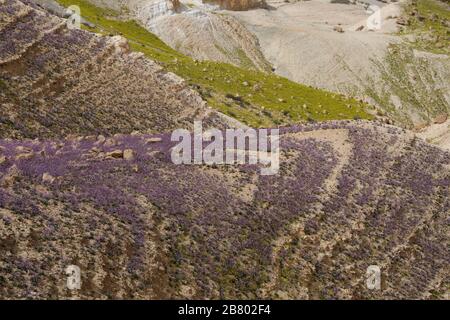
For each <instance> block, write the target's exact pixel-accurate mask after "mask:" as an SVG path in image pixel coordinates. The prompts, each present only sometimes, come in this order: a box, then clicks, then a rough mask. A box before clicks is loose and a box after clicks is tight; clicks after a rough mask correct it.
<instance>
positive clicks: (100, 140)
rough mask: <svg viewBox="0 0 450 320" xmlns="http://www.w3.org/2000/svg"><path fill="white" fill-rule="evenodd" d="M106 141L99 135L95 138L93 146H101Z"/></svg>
mask: <svg viewBox="0 0 450 320" xmlns="http://www.w3.org/2000/svg"><path fill="white" fill-rule="evenodd" d="M105 141H106V138H105V136H104V135H99V136H98V137H97V141H96V142H95V144H103V143H104V142H105Z"/></svg>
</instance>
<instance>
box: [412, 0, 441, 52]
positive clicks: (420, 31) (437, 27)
mask: <svg viewBox="0 0 450 320" xmlns="http://www.w3.org/2000/svg"><path fill="white" fill-rule="evenodd" d="M405 15H406V16H405V20H404V23H405V24H406V26H405V28H404V30H403V33H406V34H408V33H412V34H414V35H415V40H414V44H415V46H416V47H417V48H419V49H422V50H426V51H431V52H434V53H446V54H449V53H450V5H449V4H448V3H444V2H442V1H438V0H412V1H411V2H408V4H407V5H406V6H405Z"/></svg>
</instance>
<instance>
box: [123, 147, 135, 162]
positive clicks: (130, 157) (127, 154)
mask: <svg viewBox="0 0 450 320" xmlns="http://www.w3.org/2000/svg"><path fill="white" fill-rule="evenodd" d="M123 158H124V159H125V160H127V161H131V160H133V159H134V151H133V150H132V149H125V150H124V151H123Z"/></svg>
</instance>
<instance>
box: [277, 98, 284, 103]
mask: <svg viewBox="0 0 450 320" xmlns="http://www.w3.org/2000/svg"><path fill="white" fill-rule="evenodd" d="M278 102H282V103H284V102H286V100H284V99H283V98H278Z"/></svg>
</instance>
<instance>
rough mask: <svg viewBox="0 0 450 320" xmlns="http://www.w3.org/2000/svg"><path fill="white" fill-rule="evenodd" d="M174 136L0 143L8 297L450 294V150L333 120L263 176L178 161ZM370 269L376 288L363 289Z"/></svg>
mask: <svg viewBox="0 0 450 320" xmlns="http://www.w3.org/2000/svg"><path fill="white" fill-rule="evenodd" d="M169 139H170V136H168V135H157V136H154V135H153V136H149V135H134V136H126V135H121V136H116V137H113V138H108V139H105V138H104V137H101V136H99V137H98V138H95V137H86V138H83V137H80V138H73V139H70V140H55V141H43V142H38V141H11V140H0V152H1V156H0V159H2V160H1V164H0V186H1V188H0V253H1V256H2V259H1V260H0V281H1V283H2V285H1V286H0V297H1V298H69V297H77V298H153V299H154V298H199V299H204V298H221V297H222V298H283V299H287V298H289V299H307V298H310V299H335V298H340V299H350V298H353V299H357V298H365V299H366V298H367V299H374V298H387V299H392V298H402V299H404V298H412V299H420V298H425V299H426V298H444V297H445V294H446V293H447V294H448V287H449V282H448V281H449V279H450V277H449V276H450V274H449V267H448V266H449V262H450V256H449V252H448V246H449V239H448V232H449V230H448V220H449V218H450V201H449V200H450V197H449V188H450V154H449V153H444V152H442V151H440V150H439V149H438V148H436V147H432V146H430V145H427V144H425V143H423V142H421V141H420V140H417V139H416V138H414V135H412V134H406V133H405V132H403V131H402V130H400V129H397V128H395V127H380V126H374V125H372V124H368V123H365V122H359V123H356V124H355V123H354V122H353V123H352V122H337V123H333V122H331V123H323V124H317V125H310V126H301V127H292V128H285V129H283V130H282V136H281V158H280V159H281V162H280V172H279V174H277V175H273V176H261V175H260V173H259V172H260V171H259V168H258V166H256V165H251V166H250V165H241V166H221V165H218V166H199V165H174V164H173V163H172V162H171V160H170V150H171V147H172V146H173V143H171V142H170V141H169ZM70 264H75V265H77V266H79V267H80V268H81V276H82V288H81V290H79V291H70V290H68V289H67V288H66V286H65V285H66V275H65V274H64V270H65V268H66V267H67V266H68V265H70ZM369 265H378V266H379V267H380V268H381V272H382V287H381V290H368V289H367V288H366V284H365V281H366V269H367V267H368V266H369Z"/></svg>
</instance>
